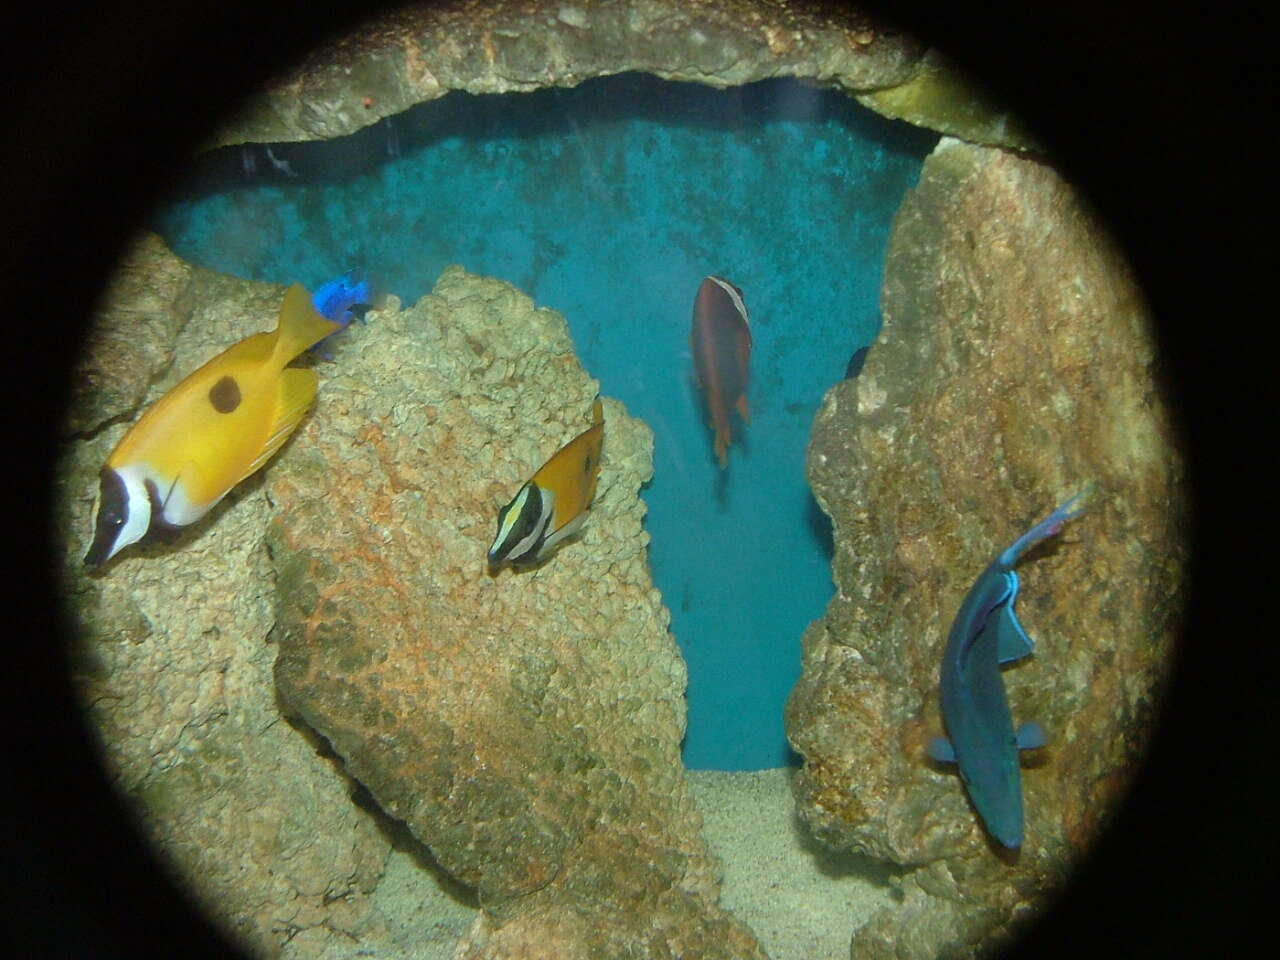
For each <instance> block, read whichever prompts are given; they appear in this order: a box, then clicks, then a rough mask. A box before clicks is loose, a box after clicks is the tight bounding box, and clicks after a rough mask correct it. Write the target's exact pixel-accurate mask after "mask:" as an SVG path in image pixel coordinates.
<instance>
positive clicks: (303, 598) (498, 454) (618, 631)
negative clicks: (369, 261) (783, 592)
mask: <svg viewBox="0 0 1280 960" xmlns="http://www.w3.org/2000/svg"><path fill="white" fill-rule="evenodd" d="M339 367H340V369H341V372H340V373H337V374H336V375H335V376H334V377H333V378H332V379H331V380H330V381H329V382H328V383H327V384H326V389H325V390H324V392H323V394H322V396H321V398H320V400H319V403H318V405H317V409H316V413H315V416H314V418H313V419H312V420H311V422H310V423H309V424H308V425H307V426H306V427H304V428H303V431H302V433H301V435H300V436H299V437H298V439H297V446H296V449H295V451H294V455H293V456H291V457H290V458H289V460H288V461H287V462H285V463H282V464H280V465H279V466H278V467H277V468H276V469H274V470H273V471H272V472H271V475H270V477H269V480H268V490H269V492H270V496H271V499H272V500H273V502H274V503H275V504H276V505H277V507H278V509H279V514H278V517H277V520H276V522H275V523H274V524H273V526H272V532H271V536H270V540H269V543H270V548H271V552H272V556H273V558H274V563H275V566H276V569H277V618H278V628H277V631H276V637H277V639H278V642H279V645H280V658H279V660H278V662H277V666H276V679H277V684H278V688H279V690H280V694H281V697H282V699H283V700H284V702H285V704H286V705H287V708H288V709H289V710H290V711H293V712H295V713H296V714H297V715H299V716H301V717H302V718H303V719H304V720H305V721H306V722H307V723H308V724H309V725H310V726H311V727H312V728H314V729H315V730H317V731H318V732H319V733H321V734H322V735H323V736H324V737H325V738H326V739H327V740H328V741H329V742H330V743H332V745H333V747H334V749H335V750H336V752H337V753H338V754H339V755H340V756H341V757H342V758H343V762H344V765H345V767H346V769H347V770H348V771H349V772H350V773H351V774H352V775H354V776H355V777H356V778H357V779H359V780H360V781H361V782H362V783H363V784H365V786H367V787H368V789H369V790H370V792H371V793H372V794H373V796H374V797H375V798H376V799H377V801H378V802H379V803H380V804H381V805H382V807H383V808H384V809H386V810H387V811H388V812H390V813H391V814H392V815H393V816H395V817H397V818H398V819H401V820H403V821H404V822H405V823H406V824H407V825H408V826H409V828H410V829H411V830H412V832H413V833H414V835H415V836H416V837H417V838H418V839H419V840H421V841H422V842H423V843H424V844H426V845H427V846H428V847H430V849H431V851H432V853H433V854H434V856H435V857H436V859H437V860H438V861H439V862H440V864H441V865H442V866H444V868H445V869H447V870H448V871H449V872H450V873H452V874H453V875H454V876H456V877H457V878H459V879H460V880H462V881H463V882H464V883H467V884H469V885H471V886H474V887H476V888H477V890H478V893H479V900H480V904H481V907H482V908H483V910H484V915H483V916H482V917H481V918H480V920H479V921H478V923H477V925H476V927H475V928H474V929H473V931H472V933H471V935H470V937H469V938H468V941H467V942H466V943H464V944H463V945H462V946H461V947H460V948H459V955H460V956H466V957H513V958H514V957H530V956H542V955H545V956H556V957H577V956H581V957H597V956H598V957H605V956H623V955H636V956H655V957H656V956H665V955H673V956H699V957H707V958H714V957H753V956H763V954H762V953H761V952H760V951H759V948H758V947H757V946H756V945H755V942H754V938H753V937H752V936H751V935H750V933H748V932H747V930H746V929H745V928H744V927H742V926H741V925H740V924H737V923H736V922H735V921H733V920H732V919H731V918H729V917H728V916H727V915H726V914H724V913H723V912H722V911H721V910H720V909H719V908H718V906H717V904H716V901H717V898H718V886H717V878H716V874H715V869H714V866H713V863H712V861H711V859H710V857H709V855H708V853H707V851H706V849H705V847H704V845H703V842H702V840H701V839H700V837H699V836H698V830H699V827H700V821H699V818H698V816H697V814H696V811H695V809H694V807H693V804H692V800H691V799H690V797H689V794H688V790H687V787H686V784H685V780H684V772H683V768H682V766H681V763H680V752H679V749H680V739H681V737H682V735H683V732H684V715H685V705H684V698H683V695H684V684H685V668H684V663H683V661H682V660H681V658H680V655H679V652H678V651H677V649H676V646H675V643H674V640H673V639H672V638H671V635H670V634H669V633H668V631H667V623H668V614H667V612H666V610H665V608H664V607H663V606H662V603H661V600H660V598H659V596H658V594H657V591H655V590H654V588H653V586H652V584H651V582H650V580H649V574H648V568H647V564H646V561H645V553H644V547H645V543H646V541H647V537H646V535H645V534H644V533H643V532H642V531H641V527H640V521H641V517H642V515H643V509H644V508H643V505H642V503H641V501H640V500H639V498H638V492H639V487H640V484H641V483H643V482H644V480H646V479H647V478H648V477H649V475H650V474H651V472H652V460H651V454H652V436H651V434H650V432H649V430H648V429H647V428H646V427H644V426H642V425H641V424H640V423H638V422H637V421H634V420H632V419H630V418H629V417H628V416H627V415H626V412H625V411H624V410H623V408H622V406H621V405H620V404H618V403H617V402H616V401H613V400H611V399H608V398H605V446H604V461H603V468H602V473H601V479H600V486H599V490H598V492H597V496H596V503H595V506H594V508H593V510H592V515H591V517H590V519H589V521H588V523H587V525H586V527H585V529H584V530H583V532H582V534H581V535H580V538H579V539H577V540H576V541H575V540H571V541H568V542H566V543H565V544H563V545H562V546H561V547H560V548H559V550H558V552H556V553H555V554H553V556H552V557H551V558H550V559H549V560H548V561H547V562H546V563H545V564H543V565H542V566H540V567H538V568H537V569H535V570H532V571H529V572H522V573H515V572H512V571H510V570H506V571H503V572H501V573H499V574H498V575H497V576H494V577H491V576H489V575H488V573H487V572H486V565H485V551H486V548H487V547H488V544H489V542H490V540H491V539H492V536H493V533H494V530H495V528H496V523H495V521H496V516H497V510H498V508H499V507H500V506H501V505H502V504H504V503H505V502H506V501H507V500H508V499H510V497H511V496H513V495H514V493H515V491H516V490H517V489H518V488H519V486H520V484H521V483H522V482H523V481H524V480H525V479H527V478H528V477H529V476H530V475H531V474H532V472H533V471H534V470H536V469H537V468H538V467H539V466H540V465H541V464H542V463H543V462H544V461H545V460H546V458H547V457H548V456H550V454H551V453H553V452H554V451H555V450H556V449H557V448H558V447H559V446H561V445H562V444H563V443H564V442H566V441H567V440H568V439H570V438H571V437H573V436H574V435H575V434H577V433H578V432H580V431H581V430H582V429H584V428H585V427H586V426H587V424H588V423H589V416H590V408H591V403H592V400H593V398H594V397H595V395H596V391H597V389H598V386H597V384H596V382H595V381H593V380H591V379H590V378H589V377H588V376H587V374H586V373H585V372H584V371H583V370H582V368H581V367H580V366H579V365H578V362H577V360H576V358H575V356H574V354H573V345H572V342H571V341H570V339H569V334H568V328H567V325H566V324H565V322H564V318H563V317H561V316H560V315H559V314H556V313H554V312H553V311H550V310H546V309H536V308H535V307H534V305H533V304H532V302H531V301H530V300H529V299H528V298H527V297H525V296H524V295H523V294H521V293H519V292H518V291H517V290H515V289H514V288H512V287H510V286H509V285H507V284H505V283H502V282H500V281H497V280H491V279H486V278H481V277H475V276H472V275H469V274H467V273H465V272H464V271H463V270H461V269H459V268H449V269H447V270H446V271H445V272H444V274H443V275H442V276H441V278H440V280H439V282H438V283H437V285H436V288H435V290H434V291H433V293H432V294H431V295H429V296H427V297H424V298H423V299H422V300H421V301H419V302H418V304H416V305H415V306H414V307H412V308H410V309H408V310H405V311H403V312H393V311H386V312H377V313H374V314H371V318H370V322H369V325H368V326H367V327H365V328H362V329H361V330H358V331H356V332H355V334H354V335H353V338H352V341H351V342H350V343H349V344H348V345H347V348H346V349H345V351H344V353H343V354H342V355H341V356H340V358H339ZM535 948H536V949H535ZM530 951H533V952H530ZM539 951H541V952H539Z"/></svg>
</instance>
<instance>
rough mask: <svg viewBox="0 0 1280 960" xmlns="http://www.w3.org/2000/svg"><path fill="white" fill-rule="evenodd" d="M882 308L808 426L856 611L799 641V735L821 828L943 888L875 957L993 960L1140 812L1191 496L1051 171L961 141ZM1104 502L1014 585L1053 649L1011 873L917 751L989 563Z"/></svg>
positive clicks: (815, 820)
mask: <svg viewBox="0 0 1280 960" xmlns="http://www.w3.org/2000/svg"><path fill="white" fill-rule="evenodd" d="M883 310H884V318H885V326H884V330H883V332H882V334H881V336H880V338H879V341H878V342H877V344H876V345H875V346H873V347H872V349H871V352H870V355H869V358H868V361H867V365H866V367H865V369H864V370H863V372H862V373H861V375H860V376H859V377H857V378H856V379H854V380H847V381H844V382H842V383H840V384H838V385H837V386H835V387H833V388H832V389H831V390H830V391H829V392H828V394H827V397H826V400H825V402H824V404H823V406H822V408H821V410H820V412H819V414H818V417H817V421H816V423H815V426H814V432H813V437H812V441H811V444H810V450H809V477H810V482H811V483H812V485H813V488H814V491H815V494H816V496H817V498H818V500H819V502H820V503H821V504H822V507H823V509H824V510H825V511H826V512H827V513H828V514H829V515H830V516H831V517H832V519H833V521H834V525H835V544H836V557H835V579H836V586H837V591H836V596H835V598H834V599H833V600H832V602H831V604H830V605H829V607H828V610H827V613H826V616H825V617H824V619H823V620H821V621H818V622H816V623H815V624H814V625H813V626H811V627H810V629H809V630H808V631H807V632H806V634H805V637H804V667H803V676H802V678H801V680H800V682H799V683H798V684H797V686H796V688H795V690H794V691H793V693H792V696H791V699H790V701H789V704H788V710H787V729H788V734H789V736H790V738H791V742H792V744H793V746H794V747H795V748H796V750H797V751H799V752H800V753H801V754H802V755H803V756H804V757H805V765H804V768H803V770H802V771H801V772H800V774H799V775H798V776H797V778H796V781H795V791H796V797H797V803H798V805H799V808H800V811H801V814H802V816H803V817H804V818H805V820H806V821H807V822H808V823H809V825H810V826H811V827H812V828H813V830H814V831H815V833H816V834H817V835H818V836H819V837H821V838H823V839H824V840H825V841H826V842H828V843H830V844H832V845H834V846H836V847H838V848H851V849H855V850H860V851H863V852H866V853H869V854H871V855H872V856H875V857H877V858H879V859H883V860H885V861H887V862H891V863H897V864H903V865H908V866H918V867H922V868H924V869H921V870H917V871H915V872H914V873H912V874H909V875H908V877H907V878H906V880H905V881H904V889H907V890H909V891H912V892H911V893H910V895H908V897H907V900H906V903H905V905H904V907H902V908H900V909H899V910H896V911H886V912H884V913H882V914H880V915H879V917H878V918H877V919H876V920H874V921H873V922H872V924H871V925H870V926H869V927H868V928H866V929H865V930H864V931H863V932H862V933H861V934H859V936H858V938H857V940H856V941H855V946H858V947H859V951H861V950H862V949H865V950H867V953H866V954H865V955H867V956H895V957H902V956H921V957H923V956H926V955H929V956H932V955H935V954H936V952H937V951H939V950H943V949H947V950H951V949H959V946H960V945H961V944H965V943H968V944H969V945H970V947H972V948H973V949H977V947H978V946H980V945H982V944H985V943H989V941H990V937H991V935H992V933H993V931H995V930H996V929H997V928H999V927H1001V926H1002V925H1004V924H1006V923H1008V922H1009V920H1010V918H1011V917H1013V916H1014V914H1015V911H1016V910H1017V909H1018V908H1019V907H1022V906H1025V905H1027V904H1035V903H1039V902H1041V900H1042V898H1043V896H1044V894H1045V893H1046V891H1047V890H1048V889H1049V888H1050V887H1052V885H1053V884H1054V883H1056V882H1057V881H1059V880H1060V879H1061V878H1062V877H1063V876H1064V875H1065V873H1066V871H1067V870H1069V868H1070V866H1071V864H1072V863H1073V862H1075V861H1076V860H1077V859H1078V858H1079V857H1080V856H1081V855H1082V853H1083V852H1085V851H1086V850H1087V849H1088V847H1089V844H1090V841H1091V839H1092V837H1093V836H1094V834H1095V832H1096V829H1097V827H1098V824H1099V822H1100V820H1101V819H1102V818H1104V817H1105V816H1106V814H1107V812H1108V811H1109V810H1110V809H1112V808H1113V806H1114V804H1115V802H1116V801H1117V800H1118V799H1119V796H1120V794H1121V792H1122V790H1123V788H1124V786H1125V784H1126V783H1127V782H1128V781H1129V778H1130V775H1131V773H1132V772H1133V769H1134V765H1135V764H1136V763H1137V761H1138V760H1139V758H1140V757H1141V755H1142V750H1143V747H1144V745H1145V743H1146V741H1147V736H1148V732H1149V726H1150V722H1151V720H1152V719H1153V714H1154V708H1155V705H1156V703H1157V697H1158V691H1159V685H1160V682H1161V679H1162V677H1163V676H1164V672H1165V670H1166V667H1167V665H1168V658H1169V656H1170V651H1171V646H1172V641H1173V635H1174V630H1175V628H1176V618H1177V615H1178V610H1179V607H1180V600H1179V598H1180V590H1181V584H1182V576H1183V565H1184V562H1185V542H1184V536H1185V530H1184V526H1183V524H1184V520H1185V509H1186V508H1185V496H1186V493H1185V488H1184V483H1183V478H1182V471H1181V465H1180V458H1179V455H1178V453H1177V451H1176V449H1175V446H1174V445H1173V442H1172V438H1171V428H1170V424H1169V417H1168V414H1167V412H1166V410H1165V408H1164V406H1163V404H1162V401H1161V399H1160V396H1159V394H1158V392H1157V389H1156V383H1155V369H1154V367H1155V361H1156V357H1155V355H1154V350H1153V346H1152V342H1151V339H1150V333H1149V329H1148V321H1147V317H1146V314H1145V308H1144V305H1143V301H1142V298H1141V296H1140V294H1139V291H1138V290H1137V288H1136V286H1135V284H1134V282H1133V280H1132V279H1131V277H1130V275H1129V273H1128V270H1127V268H1126V267H1125V265H1124V263H1123V261H1122V260H1121V258H1120V257H1119V255H1118V253H1117V251H1116V249H1115V247H1114V246H1113V245H1112V244H1111V242H1110V241H1109V240H1108V238H1107V237H1106V235H1105V233H1104V232H1103V230H1102V229H1101V227H1100V225H1099V224H1098V223H1097V222H1096V221H1095V220H1094V219H1093V218H1092V217H1091V216H1090V215H1089V214H1088V212H1087V211H1086V210H1085V208H1084V207H1083V205H1082V204H1081V202H1080V200H1079V198H1078V197H1077V196H1076V194H1075V193H1074V191H1073V190H1072V189H1071V187H1070V186H1069V185H1068V184H1066V183H1065V182H1063V180H1062V179H1061V178H1060V177H1059V176H1058V175H1057V174H1056V173H1054V171H1053V170H1052V169H1050V168H1048V167H1045V166H1042V165H1040V164H1037V163H1034V162H1031V161H1028V160H1021V159H1018V158H1016V157H1015V156H1014V155H1011V154H1007V153H1004V152H1002V151H999V150H994V149H989V148H982V147H971V146H968V145H964V144H961V143H958V142H956V141H951V140H944V141H943V142H942V144H941V145H940V146H939V147H938V149H937V150H936V151H935V153H934V154H933V155H932V156H931V157H930V159H929V160H928V161H927V162H926V165H925V169H924V173H923V175H922V178H921V183H920V186H919V187H918V188H917V189H916V190H915V191H914V192H913V193H912V194H910V195H909V196H908V198H907V200H906V201H905V202H904V204H903V208H902V210H901V211H900V212H899V215H898V218H897V221H896V222H895V226H894V233H893V236H892V238H891V241H890V250H889V256H888V263H887V267H886V276H885V289H884V298H883ZM1090 484H1095V485H1096V487H1095V490H1094V492H1093V493H1092V494H1091V495H1090V497H1089V500H1088V510H1087V512H1086V513H1085V514H1084V516H1083V517H1081V518H1080V519H1079V520H1076V521H1074V522H1073V523H1072V524H1071V526H1069V527H1068V529H1067V531H1066V534H1065V536H1064V537H1063V538H1061V540H1062V541H1063V542H1058V543H1052V544H1050V545H1047V546H1044V547H1041V548H1038V549H1036V550H1034V551H1032V552H1031V553H1030V554H1029V555H1028V556H1026V557H1024V560H1023V562H1022V563H1021V565H1020V566H1019V568H1018V573H1019V576H1020V578H1021V580H1022V589H1021V593H1020V594H1019V598H1018V608H1017V609H1018V614H1019V617H1020V619H1021V621H1022V623H1023V625H1024V626H1025V627H1026V629H1027V632H1028V634H1029V635H1030V636H1031V638H1032V640H1033V641H1034V642H1035V643H1036V650H1035V655H1034V656H1033V657H1032V658H1030V659H1029V660H1027V661H1025V662H1023V663H1021V664H1020V665H1018V666H1015V667H1012V668H1010V669H1007V670H1005V671H1004V672H1003V677H1004V682H1005V686H1006V689H1007V690H1008V693H1009V698H1010V702H1011V705H1012V710H1013V716H1014V719H1015V723H1018V722H1022V721H1024V720H1036V721H1038V722H1040V723H1041V724H1042V725H1043V726H1044V727H1045V729H1046V730H1047V731H1048V735H1049V747H1048V749H1047V750H1045V751H1042V752H1043V754H1044V757H1043V758H1042V759H1041V761H1040V762H1039V764H1038V765H1036V766H1034V767H1031V768H1029V769H1025V770H1024V773H1023V790H1024V796H1025V799H1026V808H1027V821H1028V826H1027V838H1026V844H1025V847H1024V849H1023V851H1022V854H1021V856H1020V858H1017V859H1016V860H1015V861H1014V862H1012V863H1006V862H1004V861H1003V860H1001V859H1000V858H999V857H998V856H997V854H996V853H995V852H994V851H993V850H992V849H991V848H990V846H989V843H988V840H987V839H986V837H985V835H984V834H983V832H982V830H981V828H980V827H979V826H978V824H977V822H976V820H975V817H974V814H973V811H972V809H971V808H970V806H969V804H968V802H967V800H966V797H965V794H964V791H963V789H962V786H961V784H960V781H959V779H958V778H957V777H956V776H955V775H954V773H952V772H949V771H947V770H945V769H942V768H936V767H934V766H932V765H930V764H929V763H928V762H927V761H926V760H925V757H924V747H925V744H926V742H927V741H928V739H929V737H930V736H931V735H933V734H936V733H938V732H940V730H941V720H940V717H939V714H938V705H937V686H938V670H939V665H940V660H941V656H942V649H943V645H944V644H945V641H946V637H947V631H948V630H949V628H950V625H951V620H952V618H953V617H954V615H955V612H956V610H957V608H958V606H959V603H960V601H961V599H962V598H963V596H964V594H965V592H966V591H967V590H968V589H969V587H970V585H971V584H972V583H973V580H974V578H975V577H976V576H977V575H978V573H980V572H981V571H982V569H983V568H984V567H985V566H986V564H987V563H988V562H989V561H990V559H991V558H992V557H993V556H994V555H995V554H996V553H997V552H998V551H999V550H1001V549H1003V548H1004V547H1005V546H1007V545H1008V544H1009V543H1011V542H1012V541H1013V540H1014V539H1015V538H1016V537H1017V536H1018V535H1020V534H1021V533H1022V532H1023V531H1024V530H1025V529H1026V528H1027V527H1029V526H1030V525H1031V524H1032V523H1034V522H1036V521H1037V520H1039V519H1041V518H1042V517H1044V516H1045V515H1046V514H1047V513H1048V512H1049V511H1050V510H1051V509H1053V508H1054V507H1055V506H1056V505H1057V504H1058V503H1059V502H1060V501H1062V500H1064V499H1066V497H1067V496H1068V495H1070V494H1071V493H1074V492H1076V491H1077V490H1080V489H1082V488H1085V487H1087V486H1089V485H1090ZM921 898H923V899H921ZM913 904H914V905H915V906H913ZM913 911H914V912H915V913H917V914H918V915H919V919H918V920H917V919H910V918H911V917H912V915H913ZM907 928H911V930H912V931H913V932H912V933H911V937H910V940H909V941H907V942H909V943H911V944H914V945H913V946H910V947H907V946H905V945H904V941H902V940H901V939H900V935H901V934H902V931H903V930H905V929H907ZM859 945H860V946H859ZM857 955H859V956H862V955H864V954H863V953H861V952H858V954H857ZM966 955H967V954H966Z"/></svg>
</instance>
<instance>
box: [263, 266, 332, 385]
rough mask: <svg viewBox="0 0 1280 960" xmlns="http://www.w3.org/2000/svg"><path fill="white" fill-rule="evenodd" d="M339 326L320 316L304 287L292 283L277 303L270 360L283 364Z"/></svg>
mask: <svg viewBox="0 0 1280 960" xmlns="http://www.w3.org/2000/svg"><path fill="white" fill-rule="evenodd" d="M341 329H342V324H340V323H334V322H333V321H332V320H326V319H325V318H324V317H323V316H321V315H320V313H319V311H317V310H316V307H315V304H314V303H312V302H311V295H310V294H308V293H307V291H306V288H305V287H303V286H302V284H300V283H295V284H294V285H293V286H291V287H290V288H289V289H288V290H286V291H285V295H284V301H283V302H282V303H281V304H280V319H279V321H278V322H277V323H276V329H275V337H276V341H275V347H274V349H273V350H272V359H273V360H274V361H275V362H276V363H277V364H279V365H280V366H282V367H283V366H284V365H285V364H286V363H288V362H289V361H290V360H292V359H293V358H294V357H296V356H297V355H298V354H300V353H302V351H303V350H306V349H307V348H308V347H310V346H312V345H313V344H316V343H319V342H320V341H321V340H323V339H324V338H325V337H327V336H328V335H329V334H331V333H334V332H335V331H338V330H341ZM313 395H314V391H313Z"/></svg>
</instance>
